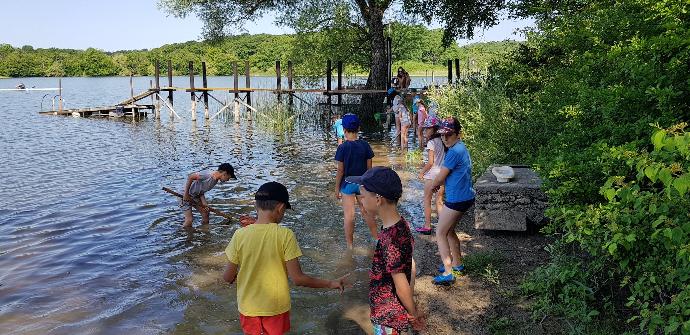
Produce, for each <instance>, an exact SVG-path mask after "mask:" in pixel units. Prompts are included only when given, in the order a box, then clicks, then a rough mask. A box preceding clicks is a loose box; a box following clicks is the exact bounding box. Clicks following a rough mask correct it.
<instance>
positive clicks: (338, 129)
mask: <svg viewBox="0 0 690 335" xmlns="http://www.w3.org/2000/svg"><path fill="white" fill-rule="evenodd" d="M333 132H334V133H335V137H336V138H337V139H338V145H341V144H343V140H345V129H344V128H343V119H342V117H340V115H339V114H336V115H333Z"/></svg>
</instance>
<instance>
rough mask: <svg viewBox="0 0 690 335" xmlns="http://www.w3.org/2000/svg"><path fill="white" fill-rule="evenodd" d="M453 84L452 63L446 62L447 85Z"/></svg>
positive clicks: (450, 61)
mask: <svg viewBox="0 0 690 335" xmlns="http://www.w3.org/2000/svg"><path fill="white" fill-rule="evenodd" d="M451 84H453V61H452V60H450V59H449V60H448V85H451Z"/></svg>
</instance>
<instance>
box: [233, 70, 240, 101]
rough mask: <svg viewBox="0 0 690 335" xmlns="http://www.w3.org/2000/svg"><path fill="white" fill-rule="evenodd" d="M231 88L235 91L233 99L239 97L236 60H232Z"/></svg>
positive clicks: (238, 75)
mask: <svg viewBox="0 0 690 335" xmlns="http://www.w3.org/2000/svg"><path fill="white" fill-rule="evenodd" d="M232 76H233V78H232V79H233V80H232V88H233V90H234V91H235V99H237V98H239V97H240V92H238V90H239V87H240V74H239V73H237V62H232Z"/></svg>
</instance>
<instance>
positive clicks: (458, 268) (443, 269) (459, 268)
mask: <svg viewBox="0 0 690 335" xmlns="http://www.w3.org/2000/svg"><path fill="white" fill-rule="evenodd" d="M463 271H465V266H464V265H462V264H460V265H458V266H454V267H453V272H454V273H455V272H457V273H458V275H460V274H462V272H463ZM444 272H446V267H445V266H443V264H441V265H439V267H438V273H444Z"/></svg>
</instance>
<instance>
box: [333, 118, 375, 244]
mask: <svg viewBox="0 0 690 335" xmlns="http://www.w3.org/2000/svg"><path fill="white" fill-rule="evenodd" d="M343 128H344V129H345V142H343V144H341V145H339V146H338V150H336V152H335V160H336V164H337V172H336V176H335V196H336V198H337V199H340V200H341V201H342V206H343V215H344V229H345V243H347V247H348V248H350V249H351V248H352V246H353V236H354V232H355V202H357V203H359V204H360V211H361V212H362V216H363V217H364V222H366V224H367V226H369V231H370V232H371V237H372V239H373V240H376V239H377V236H378V234H377V227H376V221H375V219H374V216H373V215H371V214H370V213H368V212H367V211H366V210H364V208H363V207H362V206H361V202H360V201H359V196H360V194H359V186H357V185H356V184H351V183H348V182H347V181H346V180H345V178H346V177H350V176H361V175H363V174H364V172H366V171H367V170H369V169H371V159H372V158H373V157H374V151H373V150H371V146H370V145H369V143H367V142H366V141H364V140H360V139H359V134H358V132H359V118H358V117H357V115H355V114H350V113H348V114H345V115H343Z"/></svg>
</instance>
